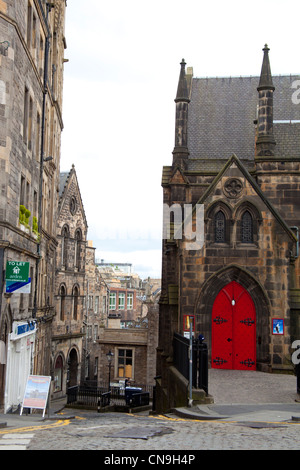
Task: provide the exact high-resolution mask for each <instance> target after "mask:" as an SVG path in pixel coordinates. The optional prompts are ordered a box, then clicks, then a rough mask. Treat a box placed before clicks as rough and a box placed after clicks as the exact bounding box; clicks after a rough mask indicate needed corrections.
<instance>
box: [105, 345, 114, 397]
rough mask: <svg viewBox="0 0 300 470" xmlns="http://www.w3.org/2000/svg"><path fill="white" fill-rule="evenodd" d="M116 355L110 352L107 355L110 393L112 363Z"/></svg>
mask: <svg viewBox="0 0 300 470" xmlns="http://www.w3.org/2000/svg"><path fill="white" fill-rule="evenodd" d="M113 357H114V354H113V353H112V352H111V350H109V352H108V353H107V354H106V358H107V362H108V391H109V392H110V370H111V363H112V360H113Z"/></svg>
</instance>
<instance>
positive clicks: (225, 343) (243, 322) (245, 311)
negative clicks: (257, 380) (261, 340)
mask: <svg viewBox="0 0 300 470" xmlns="http://www.w3.org/2000/svg"><path fill="white" fill-rule="evenodd" d="M211 328H212V331H211V339H212V350H211V366H212V368H216V369H236V370H256V311H255V306H254V302H253V300H252V298H251V296H250V294H249V293H248V291H247V290H246V289H245V288H244V287H242V286H241V285H240V284H239V283H237V282H236V281H232V282H230V283H229V284H227V285H225V286H224V287H223V288H222V289H221V290H220V292H219V293H218V295H217V296H216V299H215V301H214V304H213V309H212V327H211Z"/></svg>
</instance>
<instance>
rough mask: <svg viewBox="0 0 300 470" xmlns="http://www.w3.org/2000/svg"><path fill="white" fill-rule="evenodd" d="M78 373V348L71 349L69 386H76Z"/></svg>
mask: <svg viewBox="0 0 300 470" xmlns="http://www.w3.org/2000/svg"><path fill="white" fill-rule="evenodd" d="M77 373H78V356H77V351H76V349H74V348H73V349H72V350H71V351H70V355H69V360H68V386H69V387H74V385H77Z"/></svg>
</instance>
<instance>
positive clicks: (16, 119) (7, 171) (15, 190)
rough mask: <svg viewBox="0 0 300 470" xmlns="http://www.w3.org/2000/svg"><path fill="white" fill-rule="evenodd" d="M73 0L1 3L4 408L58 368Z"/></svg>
mask: <svg viewBox="0 0 300 470" xmlns="http://www.w3.org/2000/svg"><path fill="white" fill-rule="evenodd" d="M65 9H66V1H65V0H53V1H51V2H47V1H45V0H17V1H11V0H1V1H0V120H1V125H0V167H1V172H0V186H1V191H0V286H1V293H0V351H1V352H0V409H1V410H3V409H4V410H5V411H8V410H10V409H16V407H17V406H19V405H20V403H21V402H22V399H23V396H24V389H25V386H26V381H27V377H28V375H29V374H32V373H35V374H38V375H47V376H49V375H50V359H51V326H52V319H53V316H54V312H55V299H54V269H55V251H56V246H57V242H56V208H57V203H58V190H57V188H58V187H59V166H60V139H61V132H62V128H63V122H62V90H63V86H62V84H63V68H64V50H65V48H66V41H65V34H64V22H65Z"/></svg>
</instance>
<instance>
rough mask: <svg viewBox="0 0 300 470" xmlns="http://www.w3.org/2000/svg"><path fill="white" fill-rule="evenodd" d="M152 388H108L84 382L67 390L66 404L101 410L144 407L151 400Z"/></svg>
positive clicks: (103, 385) (145, 386)
mask: <svg viewBox="0 0 300 470" xmlns="http://www.w3.org/2000/svg"><path fill="white" fill-rule="evenodd" d="M153 388H154V387H153V386H150V385H143V386H141V387H138V386H137V385H136V384H135V385H134V387H126V388H125V387H123V388H121V387H116V386H115V387H110V390H109V391H108V384H100V386H97V385H96V383H95V382H94V383H93V382H84V383H83V384H82V385H76V386H74V387H70V388H68V390H67V404H68V405H72V404H74V405H75V404H76V405H83V406H88V407H92V408H97V409H99V408H103V407H105V406H108V405H115V406H124V407H125V406H126V405H130V406H131V407H135V406H145V405H149V403H150V401H152V398H153Z"/></svg>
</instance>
